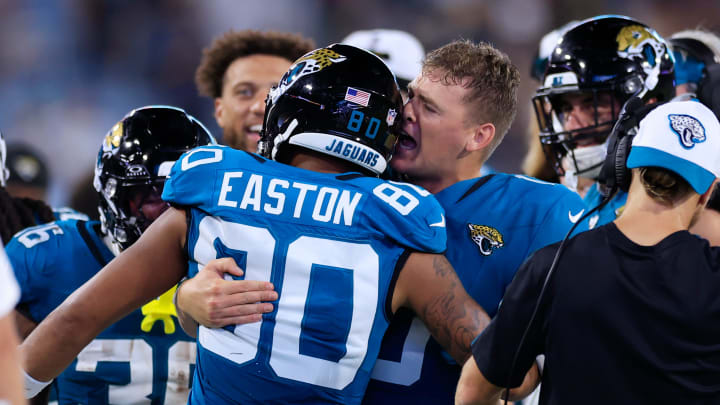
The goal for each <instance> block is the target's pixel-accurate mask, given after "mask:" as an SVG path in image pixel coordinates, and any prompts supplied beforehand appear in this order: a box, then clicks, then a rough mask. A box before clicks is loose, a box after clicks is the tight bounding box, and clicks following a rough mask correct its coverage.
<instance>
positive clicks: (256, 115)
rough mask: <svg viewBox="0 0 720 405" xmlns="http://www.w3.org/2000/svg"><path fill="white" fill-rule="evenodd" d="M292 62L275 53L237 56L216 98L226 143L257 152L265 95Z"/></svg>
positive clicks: (216, 116)
mask: <svg viewBox="0 0 720 405" xmlns="http://www.w3.org/2000/svg"><path fill="white" fill-rule="evenodd" d="M291 64H292V62H291V61H289V60H287V59H285V58H282V57H279V56H272V55H262V54H258V55H249V56H244V57H242V58H238V59H236V60H235V61H233V63H231V64H230V66H229V67H228V69H227V71H226V72H225V78H224V81H223V87H222V95H221V96H220V97H219V98H216V99H215V119H216V120H217V123H218V125H219V126H220V128H222V131H223V138H222V141H223V143H224V144H226V145H228V146H230V147H232V148H235V149H241V150H246V151H248V152H256V151H257V142H258V140H260V129H262V121H263V115H264V114H265V96H266V95H267V93H268V91H269V90H270V87H272V86H274V85H276V84H277V82H278V81H280V78H281V77H282V75H283V74H285V72H286V71H287V70H288V68H289V67H290V65H291Z"/></svg>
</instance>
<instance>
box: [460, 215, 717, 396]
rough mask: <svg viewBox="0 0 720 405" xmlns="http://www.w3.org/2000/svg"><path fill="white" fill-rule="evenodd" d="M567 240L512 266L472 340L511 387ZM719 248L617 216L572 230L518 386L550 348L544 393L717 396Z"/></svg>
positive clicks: (494, 375) (481, 362)
mask: <svg viewBox="0 0 720 405" xmlns="http://www.w3.org/2000/svg"><path fill="white" fill-rule="evenodd" d="M558 246H559V244H555V245H551V246H548V247H546V248H543V249H540V250H539V251H537V252H536V253H535V254H534V255H533V256H531V257H530V258H529V259H528V260H527V261H526V262H525V263H524V264H523V266H522V267H521V268H520V270H519V271H518V272H517V274H516V275H515V278H514V279H513V282H512V283H511V284H510V286H509V287H508V290H507V292H506V293H505V296H504V297H503V302H502V305H501V307H500V310H499V312H498V314H497V316H496V317H495V319H493V321H492V322H491V323H490V325H489V326H488V328H487V329H486V330H485V331H484V332H483V333H482V334H481V335H480V336H479V337H478V338H477V340H476V341H475V343H474V344H473V355H474V357H475V360H476V362H477V364H478V367H479V368H480V370H481V371H482V373H483V375H484V376H485V378H487V379H488V381H490V382H492V383H493V384H495V385H498V386H507V383H508V374H509V372H510V370H509V369H510V364H511V363H512V359H513V355H514V354H515V350H516V348H517V346H518V343H519V341H520V337H521V336H522V333H523V331H524V330H525V327H526V325H527V323H528V321H529V319H530V316H531V314H532V311H533V308H534V306H535V303H536V301H537V298H538V295H539V292H540V289H541V287H542V284H543V281H544V280H545V276H546V274H547V271H548V270H549V268H550V265H551V263H552V260H553V257H554V255H555V252H556V250H557V248H558ZM719 270H720V248H711V247H710V246H709V245H708V243H707V241H705V240H704V239H701V238H699V237H697V236H694V235H692V234H690V233H689V232H687V231H682V232H676V233H673V234H672V235H670V236H668V237H667V238H665V239H663V240H662V241H661V242H660V243H658V244H657V245H654V246H640V245H637V244H635V243H634V242H632V241H631V240H629V239H628V238H627V237H625V235H623V234H622V233H621V232H620V231H619V230H618V228H617V227H616V226H615V224H613V223H610V224H607V225H605V226H602V227H600V228H598V229H595V230H591V231H588V232H583V233H581V234H579V235H577V236H576V237H574V238H573V239H571V240H569V241H568V243H567V246H566V249H565V251H564V253H563V255H562V258H561V260H560V264H559V266H558V268H557V269H556V271H555V273H554V274H553V276H552V277H551V279H550V282H549V284H548V291H546V294H545V296H544V297H543V300H542V302H541V305H540V309H539V311H538V315H537V318H536V319H535V322H533V326H532V327H531V328H530V331H529V333H528V337H527V339H526V341H525V344H524V345H523V349H522V350H521V352H520V354H519V357H518V362H517V365H516V367H515V370H514V372H513V378H512V380H511V384H510V386H512V387H515V386H518V385H520V383H521V382H522V377H523V375H524V373H525V372H526V371H527V370H528V369H529V368H530V366H531V365H532V363H533V361H534V359H535V357H536V356H537V355H539V354H542V353H544V354H545V369H544V373H543V377H542V391H541V395H540V403H541V404H571V403H578V400H581V402H580V403H583V404H645V403H652V404H661V403H662V404H666V403H667V404H683V405H687V404H720V271H719Z"/></svg>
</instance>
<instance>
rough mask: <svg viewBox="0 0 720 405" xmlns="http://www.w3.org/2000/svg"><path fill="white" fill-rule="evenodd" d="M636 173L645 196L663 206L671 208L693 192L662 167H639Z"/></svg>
mask: <svg viewBox="0 0 720 405" xmlns="http://www.w3.org/2000/svg"><path fill="white" fill-rule="evenodd" d="M637 173H638V174H639V175H640V182H641V183H642V185H643V187H644V188H645V192H646V193H647V195H648V196H650V198H652V199H653V200H655V201H656V202H658V203H660V204H663V205H667V206H673V205H675V204H676V203H678V202H681V201H683V200H684V199H686V198H687V197H688V196H689V195H690V194H691V193H694V192H695V190H693V188H692V187H691V186H690V184H689V183H688V182H687V181H686V180H685V179H684V178H682V177H681V176H680V175H679V174H677V173H675V172H673V171H671V170H668V169H665V168H662V167H641V168H639V169H637Z"/></svg>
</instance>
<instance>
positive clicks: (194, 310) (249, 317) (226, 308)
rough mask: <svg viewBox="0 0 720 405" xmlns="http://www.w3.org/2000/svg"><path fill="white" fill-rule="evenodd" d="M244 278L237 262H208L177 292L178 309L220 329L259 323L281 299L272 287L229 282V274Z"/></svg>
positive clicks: (258, 282) (263, 282)
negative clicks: (228, 326) (273, 302)
mask: <svg viewBox="0 0 720 405" xmlns="http://www.w3.org/2000/svg"><path fill="white" fill-rule="evenodd" d="M226 273H227V274H231V275H234V276H242V275H243V271H242V270H241V269H240V268H239V267H238V266H237V264H236V263H235V260H233V259H232V258H229V257H226V258H222V259H216V260H212V261H210V262H208V264H207V265H206V266H205V267H204V268H203V269H202V270H201V271H200V272H198V274H197V275H196V276H195V277H193V278H191V279H188V280H186V281H185V282H183V283H182V284H181V285H180V287H179V288H178V291H177V303H176V305H177V307H178V309H179V310H181V311H183V312H185V314H187V315H189V316H190V317H192V318H193V319H194V320H195V321H197V322H198V323H199V324H200V325H203V326H205V327H209V328H220V327H223V326H227V325H241V324H246V323H251V322H258V321H260V319H262V314H264V313H268V312H271V311H272V310H273V304H271V303H269V302H268V301H275V300H277V299H278V294H277V292H275V290H274V288H275V287H274V286H273V285H272V283H270V282H267V281H254V280H226V279H225V278H224V276H225V274H226Z"/></svg>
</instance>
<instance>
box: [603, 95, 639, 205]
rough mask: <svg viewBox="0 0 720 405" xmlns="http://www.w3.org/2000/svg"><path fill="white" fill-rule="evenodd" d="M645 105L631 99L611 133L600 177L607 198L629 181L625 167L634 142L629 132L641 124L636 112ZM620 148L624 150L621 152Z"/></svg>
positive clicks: (634, 98) (633, 97) (621, 111)
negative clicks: (629, 136) (629, 137)
mask: <svg viewBox="0 0 720 405" xmlns="http://www.w3.org/2000/svg"><path fill="white" fill-rule="evenodd" d="M643 104H644V103H643V101H642V99H640V98H639V97H637V96H632V97H630V98H629V99H628V101H626V102H625V104H624V105H623V108H622V110H620V114H618V119H617V122H615V126H613V128H612V130H611V131H610V135H609V136H608V150H607V156H606V157H605V162H603V166H602V168H601V169H600V176H599V177H598V181H599V182H600V183H601V184H603V185H604V186H605V188H604V189H603V190H602V193H603V196H605V197H608V196H610V195H612V194H613V193H615V191H616V190H617V188H618V187H620V186H621V185H622V184H623V183H622V182H623V181H628V180H627V177H629V175H626V174H625V173H624V171H623V170H627V169H626V168H625V167H624V166H625V161H626V159H627V154H628V150H629V149H630V145H631V143H632V142H631V141H630V140H626V138H628V134H627V133H628V131H629V130H630V129H631V128H633V127H635V126H636V125H637V123H638V122H639V119H636V112H638V111H639V110H641V109H642V108H643ZM620 148H623V149H622V150H620ZM618 155H621V156H618Z"/></svg>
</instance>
